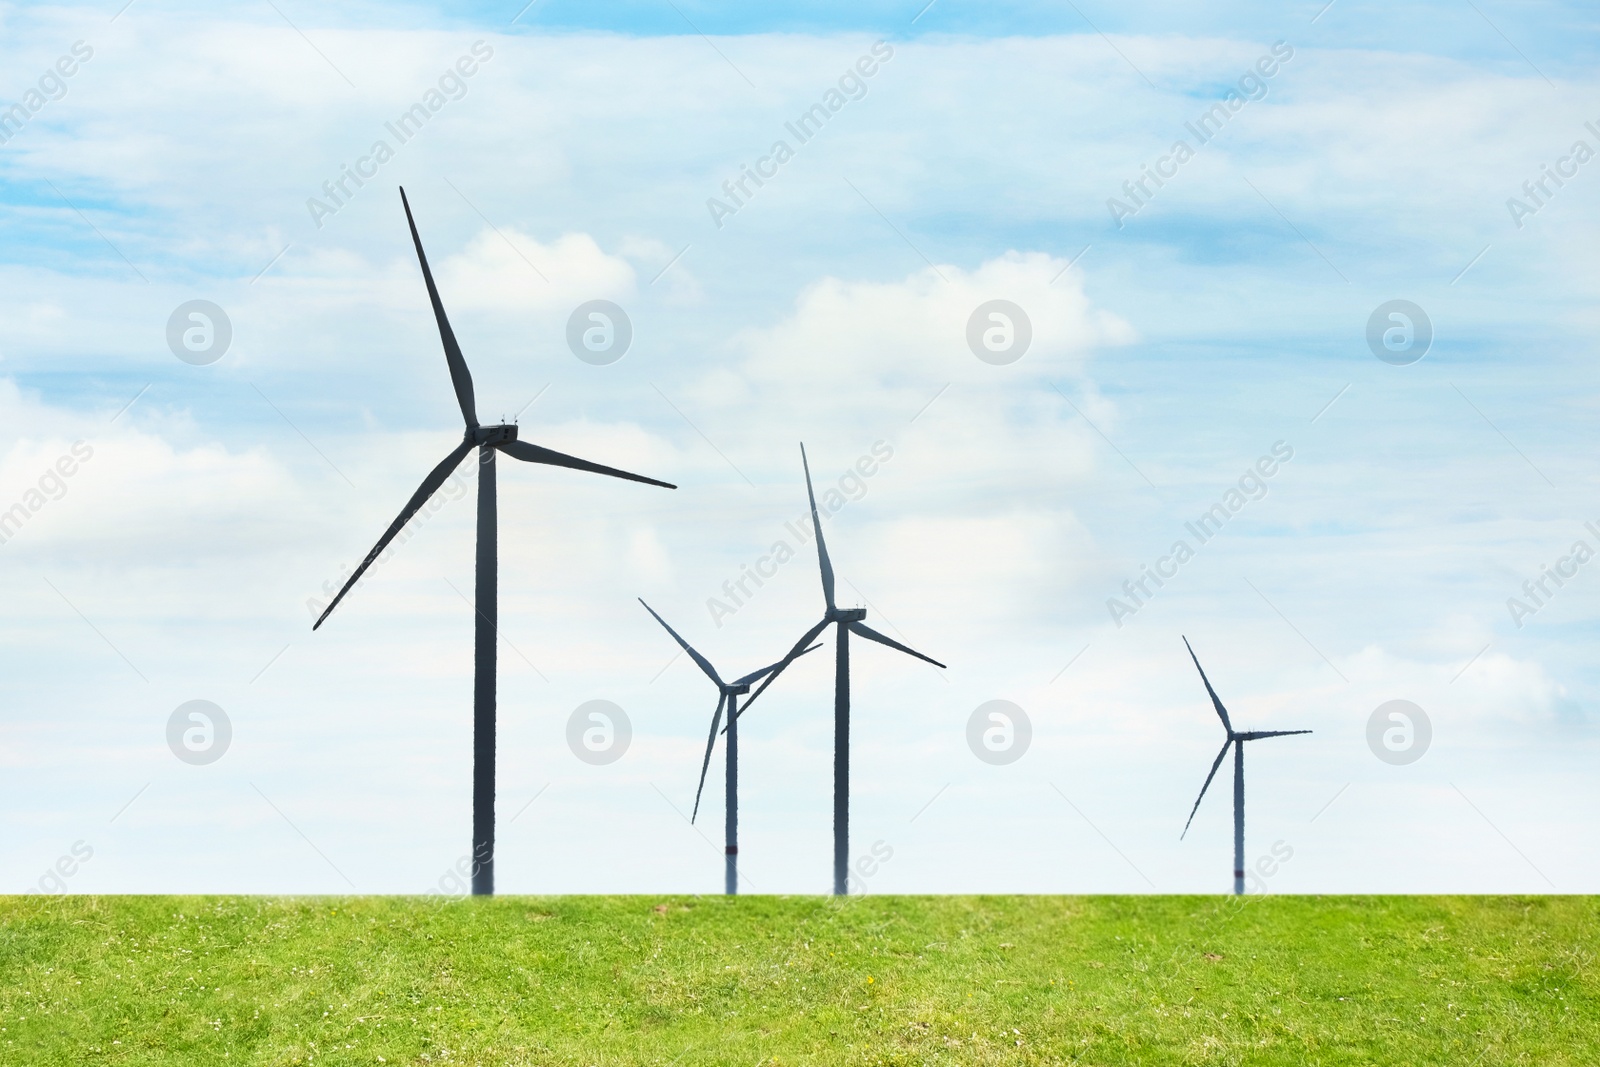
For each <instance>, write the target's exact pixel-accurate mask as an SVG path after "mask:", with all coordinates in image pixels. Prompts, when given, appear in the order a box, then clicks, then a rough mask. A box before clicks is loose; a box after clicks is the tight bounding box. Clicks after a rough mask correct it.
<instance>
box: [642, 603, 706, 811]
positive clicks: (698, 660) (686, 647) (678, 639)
mask: <svg viewBox="0 0 1600 1067" xmlns="http://www.w3.org/2000/svg"><path fill="white" fill-rule="evenodd" d="M639 603H641V604H644V597H640V598H639ZM644 610H646V611H648V612H649V613H650V614H651V615H654V616H655V620H656V622H659V623H660V624H661V625H662V627H663V628H664V629H665V630H666V631H667V633H669V634H671V635H672V639H673V640H674V641H676V642H678V644H679V645H680V646H682V648H683V650H684V651H685V652H687V653H689V658H690V659H692V660H694V661H695V663H697V664H699V666H700V669H701V670H703V671H705V672H706V677H707V678H710V679H711V680H712V681H713V682H715V683H716V684H717V688H718V689H721V688H722V679H721V678H718V677H717V672H716V670H715V669H713V668H712V666H711V664H710V662H709V661H707V659H706V658H705V657H704V656H702V655H701V654H700V653H698V652H696V651H695V650H694V649H693V648H692V647H690V645H689V642H687V641H685V640H684V639H683V638H681V637H679V636H678V631H676V630H674V629H673V628H672V627H670V626H668V625H667V620H666V619H663V618H662V617H661V616H660V615H656V609H655V608H652V607H651V606H650V605H649V604H644ZM691 821H692V820H691Z"/></svg>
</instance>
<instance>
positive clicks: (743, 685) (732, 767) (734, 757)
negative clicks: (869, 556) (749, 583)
mask: <svg viewBox="0 0 1600 1067" xmlns="http://www.w3.org/2000/svg"><path fill="white" fill-rule="evenodd" d="M639 603H641V604H644V598H643V597H640V598H639ZM644 610H646V611H648V612H649V613H650V614H651V615H652V616H654V618H655V620H656V622H659V623H660V624H661V626H662V628H663V629H665V630H666V631H667V633H669V634H671V635H672V639H673V640H674V641H676V642H678V644H679V645H680V646H681V647H682V648H683V650H684V651H685V652H687V653H689V658H690V659H692V660H694V661H695V663H696V665H698V666H699V668H700V669H701V670H702V671H704V672H705V675H706V677H707V678H710V679H711V683H712V684H713V685H715V686H716V687H717V691H718V692H719V693H720V694H721V696H719V697H718V698H717V710H716V712H715V713H713V714H712V716H711V733H710V734H709V735H708V736H707V737H706V758H705V759H704V760H703V761H701V764H700V787H699V788H698V789H696V790H695V791H694V813H693V814H692V815H690V816H689V821H690V822H691V823H692V822H694V820H695V818H696V817H697V816H698V815H699V814H700V794H701V792H702V791H703V790H704V789H705V787H706V771H707V769H708V768H710V766H711V749H712V748H713V747H714V746H715V745H716V743H717V727H718V726H719V725H720V724H721V722H722V709H723V708H724V707H726V708H727V709H728V729H727V730H726V731H725V732H726V733H727V735H728V750H727V751H728V767H727V778H726V795H727V809H728V810H727V814H726V816H725V819H724V829H723V836H724V840H725V841H726V842H727V844H726V846H725V847H724V849H723V854H724V855H725V857H726V859H725V860H724V862H723V892H725V893H727V894H728V895H729V896H733V895H735V894H736V893H738V892H739V726H738V714H737V712H738V707H739V698H740V697H741V696H743V695H744V694H746V693H748V692H750V686H751V683H753V682H759V681H760V680H761V679H762V678H765V677H766V676H767V675H769V674H771V673H772V672H773V671H774V670H776V669H777V667H778V665H777V664H776V663H774V664H772V665H771V666H767V667H762V668H761V669H760V670H759V671H752V672H751V673H749V674H747V675H745V676H744V677H743V678H736V679H734V680H733V681H731V682H724V681H723V680H722V678H721V677H720V676H719V675H718V674H717V672H716V669H715V668H713V667H712V666H711V663H710V661H708V660H707V659H706V658H705V657H704V656H702V655H701V654H700V653H698V652H696V651H695V650H694V648H693V647H692V646H691V645H690V644H689V642H687V641H685V640H684V639H683V638H682V637H680V636H678V631H676V630H674V629H673V628H672V627H671V626H668V625H667V620H666V619H663V618H662V617H661V616H660V615H657V614H656V609H655V608H652V607H651V606H650V605H649V604H644ZM821 647H822V646H821V645H812V646H811V648H808V649H806V650H805V652H810V651H812V650H814V649H817V648H821ZM805 652H802V653H801V655H802V656H803V655H805ZM750 699H751V700H754V699H755V698H754V697H751V698H750ZM749 706H750V701H748V700H747V701H745V707H749Z"/></svg>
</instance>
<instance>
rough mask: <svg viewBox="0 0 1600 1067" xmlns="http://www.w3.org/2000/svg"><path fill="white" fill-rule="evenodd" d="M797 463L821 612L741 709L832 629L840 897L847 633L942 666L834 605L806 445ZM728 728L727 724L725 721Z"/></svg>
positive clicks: (861, 614) (846, 831)
mask: <svg viewBox="0 0 1600 1067" xmlns="http://www.w3.org/2000/svg"><path fill="white" fill-rule="evenodd" d="M800 463H801V465H802V466H803V467H804V468H805V472H806V496H807V498H809V499H810V501H811V526H812V529H813V530H815V531H816V534H817V566H818V567H819V568H820V569H821V571H822V598H823V600H824V601H825V602H826V605H827V611H826V612H824V614H823V616H822V621H821V622H819V623H817V624H816V625H815V626H813V627H812V628H811V629H809V630H807V631H806V633H805V636H804V637H802V638H800V640H798V641H796V642H795V645H794V648H792V649H790V650H789V654H788V655H787V656H785V657H783V659H781V660H779V661H778V665H777V667H776V668H775V669H774V670H773V672H772V673H771V674H769V675H767V678H766V681H764V682H762V683H761V687H760V688H759V689H757V690H756V691H755V693H754V694H752V695H751V697H750V699H749V700H747V701H745V706H746V707H749V706H750V704H751V703H752V702H753V701H754V700H755V699H756V697H758V696H760V695H761V694H762V692H764V691H765V690H766V688H767V686H769V685H771V684H772V683H773V681H774V680H775V679H776V678H777V677H778V675H779V674H781V673H783V670H784V668H786V667H788V666H789V664H791V663H793V662H794V661H795V659H796V658H797V657H799V656H800V655H802V654H803V653H804V652H805V651H809V650H808V649H807V648H806V646H807V645H809V644H811V642H812V641H813V640H814V639H815V638H816V637H817V635H818V634H820V633H822V631H823V630H825V629H826V628H827V627H828V625H829V624H830V623H832V624H834V625H835V626H837V627H838V631H837V644H836V648H837V654H836V658H835V661H834V682H833V894H834V896H840V897H842V896H844V895H845V893H846V891H847V890H846V886H845V880H846V877H847V875H848V872H849V862H850V857H849V850H850V634H851V633H855V634H857V635H858V636H860V637H865V638H866V639H867V640H869V641H876V642H878V644H880V645H888V646H889V647H890V648H893V649H898V650H899V651H901V652H904V653H905V654H906V655H908V656H915V657H917V658H918V659H920V660H923V661H925V662H927V663H931V664H933V665H934V666H935V667H940V668H942V667H944V664H943V663H940V662H939V661H938V660H936V659H933V658H931V657H929V656H924V655H923V654H922V653H921V652H918V651H917V650H916V649H912V648H907V647H906V646H905V645H902V644H901V643H900V642H898V641H895V640H893V639H891V638H888V637H885V636H884V635H883V634H880V633H879V632H878V631H876V630H874V629H872V628H871V627H869V626H868V625H867V624H866V623H864V622H862V621H861V620H862V619H865V618H866V617H867V609H866V608H841V607H839V606H838V605H837V604H835V603H834V600H833V563H832V562H831V561H830V560H829V559H828V546H827V545H826V544H825V543H824V542H823V540H822V522H821V520H819V519H818V518H817V496H816V494H815V493H814V492H812V491H811V465H810V464H809V463H807V462H806V446H805V445H803V444H802V445H801V446H800ZM740 714H743V713H742V712H741V713H740ZM729 725H730V726H731V725H732V722H731V721H730V723H729Z"/></svg>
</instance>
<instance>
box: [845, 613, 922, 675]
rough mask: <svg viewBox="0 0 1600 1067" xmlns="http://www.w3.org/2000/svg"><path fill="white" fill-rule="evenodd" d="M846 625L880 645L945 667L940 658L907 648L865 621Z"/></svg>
mask: <svg viewBox="0 0 1600 1067" xmlns="http://www.w3.org/2000/svg"><path fill="white" fill-rule="evenodd" d="M846 625H848V626H849V627H850V629H851V631H852V632H853V633H858V634H860V635H861V636H862V637H865V638H866V639H867V640H868V641H876V642H878V644H880V645H888V646H889V647H890V648H896V649H899V650H900V651H901V652H904V653H905V654H906V655H908V656H915V657H917V658H918V659H920V660H926V661H927V662H929V663H931V664H933V665H934V666H935V667H943V666H944V664H943V663H940V662H939V661H938V660H936V659H934V658H933V657H932V656H924V655H923V654H922V653H921V652H918V651H917V650H916V649H914V648H907V647H906V646H905V645H902V644H901V643H900V642H899V641H896V640H895V639H894V638H892V637H885V636H883V635H882V634H880V633H879V632H878V631H876V630H874V629H873V628H872V627H870V626H868V625H867V624H866V623H864V622H851V623H847V624H846Z"/></svg>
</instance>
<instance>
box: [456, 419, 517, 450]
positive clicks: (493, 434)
mask: <svg viewBox="0 0 1600 1067" xmlns="http://www.w3.org/2000/svg"><path fill="white" fill-rule="evenodd" d="M516 439H517V427H516V425H515V424H514V423H505V422H502V423H500V424H499V425H498V426H472V427H469V428H468V429H467V440H468V441H471V442H472V443H473V444H475V445H502V444H506V443H508V442H510V441H515V440H516Z"/></svg>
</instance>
